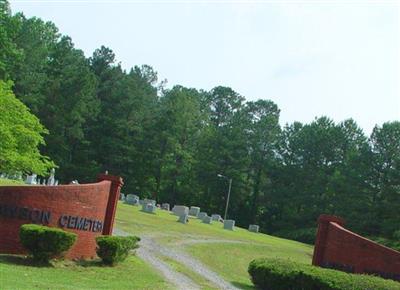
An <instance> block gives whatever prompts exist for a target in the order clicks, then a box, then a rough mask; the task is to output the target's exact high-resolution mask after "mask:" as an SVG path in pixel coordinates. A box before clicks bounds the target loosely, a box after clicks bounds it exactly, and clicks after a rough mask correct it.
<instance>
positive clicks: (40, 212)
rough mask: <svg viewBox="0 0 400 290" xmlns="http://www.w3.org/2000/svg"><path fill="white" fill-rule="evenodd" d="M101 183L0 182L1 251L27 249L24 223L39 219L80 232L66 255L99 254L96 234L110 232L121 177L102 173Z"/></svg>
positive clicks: (16, 252) (18, 252) (77, 256)
mask: <svg viewBox="0 0 400 290" xmlns="http://www.w3.org/2000/svg"><path fill="white" fill-rule="evenodd" d="M98 181H99V182H98V183H93V184H82V185H60V186H0V253H12V254H21V253H25V251H24V249H23V247H22V245H21V244H20V241H19V228H20V226H21V225H22V224H26V223H37V224H43V225H46V226H50V227H58V228H62V229H64V230H66V231H70V232H74V233H76V234H77V235H78V237H77V241H76V242H75V244H74V246H73V247H72V248H71V249H70V250H69V251H68V253H67V255H66V257H67V258H93V257H95V256H96V242H95V237H96V236H98V235H101V234H106V235H108V234H111V233H112V226H113V222H114V216H115V209H116V204H117V201H118V198H119V192H120V188H121V186H122V184H123V183H122V179H121V178H119V177H115V176H111V175H100V176H99V179H98Z"/></svg>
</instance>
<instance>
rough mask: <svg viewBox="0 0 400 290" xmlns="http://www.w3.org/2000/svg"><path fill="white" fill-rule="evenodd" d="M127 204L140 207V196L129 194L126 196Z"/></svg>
mask: <svg viewBox="0 0 400 290" xmlns="http://www.w3.org/2000/svg"><path fill="white" fill-rule="evenodd" d="M125 203H127V204H130V205H139V196H137V195H134V194H127V195H126V196H125Z"/></svg>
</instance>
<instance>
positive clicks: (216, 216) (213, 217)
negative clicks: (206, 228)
mask: <svg viewBox="0 0 400 290" xmlns="http://www.w3.org/2000/svg"><path fill="white" fill-rule="evenodd" d="M211 218H212V220H213V221H216V222H219V221H221V220H222V218H221V216H220V215H219V214H212V215H211Z"/></svg>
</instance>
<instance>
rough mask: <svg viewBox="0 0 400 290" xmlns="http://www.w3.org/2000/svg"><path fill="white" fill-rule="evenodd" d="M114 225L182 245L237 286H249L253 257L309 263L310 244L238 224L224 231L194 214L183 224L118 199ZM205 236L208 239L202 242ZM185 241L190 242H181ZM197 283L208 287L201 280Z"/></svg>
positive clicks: (172, 217) (216, 224) (178, 267)
mask: <svg viewBox="0 0 400 290" xmlns="http://www.w3.org/2000/svg"><path fill="white" fill-rule="evenodd" d="M116 226H117V227H118V228H120V229H122V230H124V231H126V232H129V233H132V234H135V235H138V236H140V235H141V234H146V235H152V236H153V237H154V239H155V240H156V241H158V242H160V243H162V244H165V245H169V246H171V247H177V248H179V249H184V250H186V251H187V252H188V253H190V254H191V255H192V256H194V257H196V258H197V259H199V260H200V261H202V262H203V263H204V264H206V265H207V266H208V267H209V268H210V269H212V270H214V271H216V272H217V273H219V274H220V275H221V276H222V277H223V278H225V279H226V280H227V281H230V282H231V283H232V284H234V285H236V286H238V287H241V288H247V289H252V288H253V286H252V283H251V281H250V278H249V275H248V273H247V267H248V265H249V263H250V261H251V260H253V259H255V258H259V257H279V258H291V259H293V260H294V261H297V262H301V263H307V264H310V263H311V257H312V250H313V247H312V246H310V245H305V244H302V243H298V242H295V241H290V240H285V239H281V238H277V237H273V236H269V235H264V234H256V233H251V232H249V231H247V230H245V229H241V228H236V229H235V231H228V230H224V229H223V228H222V224H221V223H214V224H212V225H207V224H203V223H201V222H200V220H198V219H194V218H193V219H190V222H189V223H188V224H186V225H184V224H181V223H178V222H177V217H176V216H174V215H172V214H170V213H168V212H165V211H158V212H157V214H148V213H144V212H141V211H140V208H139V207H134V206H130V205H125V204H122V203H120V204H119V205H118V211H117V219H116ZM205 240H209V241H208V242H207V243H202V241H205ZM213 240H217V241H215V242H213ZM224 240H225V241H226V242H225V243H224ZM187 241H191V242H189V243H188V244H185V242H187ZM193 241H197V243H194V242H193ZM232 241H237V242H240V243H232ZM166 261H167V262H169V261H168V260H166ZM170 264H171V265H172V266H173V267H175V268H176V269H177V270H178V271H181V272H182V273H183V274H186V275H188V276H190V275H191V273H186V271H187V270H186V269H185V267H184V265H180V266H177V263H176V262H175V261H170ZM197 282H198V281H197ZM201 284H203V285H205V287H206V288H208V287H207V286H208V285H207V283H206V282H205V281H203V283H201Z"/></svg>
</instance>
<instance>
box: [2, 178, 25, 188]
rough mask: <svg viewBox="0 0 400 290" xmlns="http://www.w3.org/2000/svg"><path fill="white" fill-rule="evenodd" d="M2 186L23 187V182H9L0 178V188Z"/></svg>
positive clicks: (9, 180)
mask: <svg viewBox="0 0 400 290" xmlns="http://www.w3.org/2000/svg"><path fill="white" fill-rule="evenodd" d="M2 185H24V182H23V181H20V180H11V179H6V178H0V186H2Z"/></svg>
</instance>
